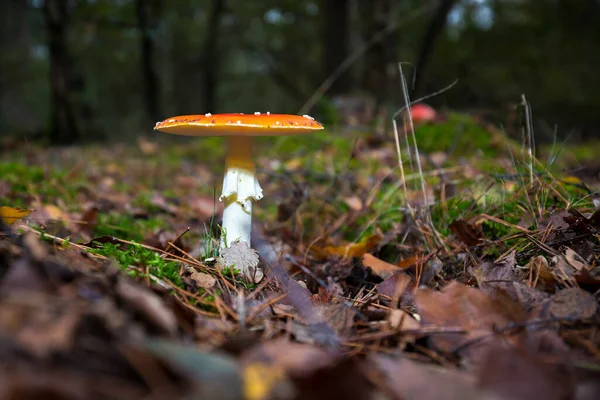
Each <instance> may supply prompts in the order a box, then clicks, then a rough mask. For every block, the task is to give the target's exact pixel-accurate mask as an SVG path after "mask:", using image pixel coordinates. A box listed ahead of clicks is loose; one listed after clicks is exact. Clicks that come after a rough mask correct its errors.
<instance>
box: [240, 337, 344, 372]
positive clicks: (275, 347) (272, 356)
mask: <svg viewBox="0 0 600 400" xmlns="http://www.w3.org/2000/svg"><path fill="white" fill-rule="evenodd" d="M334 362H335V358H334V357H333V356H332V355H331V354H330V353H328V352H326V351H325V350H322V349H320V348H317V347H314V346H310V345H304V344H298V343H292V342H289V341H286V340H283V339H277V340H271V341H268V342H263V343H262V344H260V345H258V346H256V347H253V348H251V349H249V350H248V351H246V352H244V354H242V358H241V364H242V366H248V365H252V364H254V363H263V364H264V365H271V366H277V367H279V368H281V370H283V371H285V373H286V374H293V375H298V376H301V375H304V374H307V373H310V372H311V371H313V370H315V369H317V368H321V367H324V366H327V365H332V364H333V363H334Z"/></svg>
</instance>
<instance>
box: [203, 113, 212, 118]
mask: <svg viewBox="0 0 600 400" xmlns="http://www.w3.org/2000/svg"><path fill="white" fill-rule="evenodd" d="M211 115H212V114H211V113H206V114H204V116H205V117H210V116H211Z"/></svg>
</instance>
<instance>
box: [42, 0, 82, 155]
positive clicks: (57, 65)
mask: <svg viewBox="0 0 600 400" xmlns="http://www.w3.org/2000/svg"><path fill="white" fill-rule="evenodd" d="M43 12H44V20H45V24H46V31H47V36H48V50H49V57H50V85H51V92H52V99H51V121H52V125H51V128H50V142H51V143H52V144H72V143H73V142H75V141H76V140H77V139H78V138H79V131H78V129H77V123H76V121H75V115H74V112H73V105H72V103H71V99H70V97H71V86H72V71H71V60H70V59H69V55H68V51H67V37H66V36H67V32H66V29H67V24H68V19H69V18H68V17H69V16H68V2H66V1H63V0H46V1H44V6H43Z"/></svg>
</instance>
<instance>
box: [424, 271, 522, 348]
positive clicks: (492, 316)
mask: <svg viewBox="0 0 600 400" xmlns="http://www.w3.org/2000/svg"><path fill="white" fill-rule="evenodd" d="M414 297H415V303H416V306H417V310H418V313H419V314H420V315H421V321H422V323H423V326H437V327H446V328H449V327H453V328H462V329H464V330H465V331H466V333H465V334H464V335H457V334H441V335H435V336H433V337H431V338H430V340H431V342H432V344H433V345H434V346H435V347H436V348H438V349H440V350H442V351H445V352H450V353H451V352H453V351H456V350H458V349H460V348H461V346H462V345H463V344H465V343H468V342H470V343H472V345H470V346H468V347H466V348H465V349H464V354H465V355H467V356H469V357H472V358H473V357H474V358H477V356H479V355H480V352H481V348H482V346H481V344H482V343H479V342H478V340H479V339H482V338H484V337H486V336H489V337H490V339H493V338H494V337H495V336H496V335H495V332H496V330H497V329H501V328H503V327H506V326H508V325H509V324H512V323H515V322H517V323H518V322H524V321H525V320H526V318H527V314H526V313H525V311H524V310H523V308H522V307H521V306H520V305H519V304H518V303H517V302H515V301H514V300H512V299H511V298H509V297H508V295H506V294H504V292H502V291H499V292H497V293H496V294H495V296H494V297H492V296H490V295H488V294H486V293H485V292H483V291H481V290H478V289H475V288H472V287H468V286H466V285H463V284H461V283H459V282H456V281H453V282H451V283H450V284H448V285H447V286H446V287H444V288H443V289H442V290H441V291H439V292H438V291H435V290H432V289H429V288H423V289H421V288H419V289H417V290H416V291H415V294H414ZM503 338H504V340H506V341H508V342H515V341H517V340H518V339H519V336H503ZM460 353H463V352H460Z"/></svg>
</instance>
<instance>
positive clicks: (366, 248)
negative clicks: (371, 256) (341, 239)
mask: <svg viewBox="0 0 600 400" xmlns="http://www.w3.org/2000/svg"><path fill="white" fill-rule="evenodd" d="M382 239H383V235H381V234H374V235H372V236H368V237H366V238H364V239H363V240H361V241H360V242H358V243H347V244H343V245H340V246H325V247H322V248H319V247H318V246H313V247H311V250H312V251H313V253H316V255H317V256H319V257H321V258H327V257H329V256H332V255H333V256H339V257H357V258H358V257H362V256H364V255H365V254H366V253H368V252H370V251H372V250H373V249H375V247H376V246H377V245H378V244H379V243H380V242H381V240H382Z"/></svg>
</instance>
